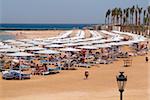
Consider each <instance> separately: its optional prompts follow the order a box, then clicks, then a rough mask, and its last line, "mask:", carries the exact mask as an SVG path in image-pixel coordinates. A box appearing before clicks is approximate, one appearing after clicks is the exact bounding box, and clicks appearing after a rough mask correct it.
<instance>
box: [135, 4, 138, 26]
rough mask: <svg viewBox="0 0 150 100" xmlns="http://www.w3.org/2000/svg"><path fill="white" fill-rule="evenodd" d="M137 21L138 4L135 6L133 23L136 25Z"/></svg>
mask: <svg viewBox="0 0 150 100" xmlns="http://www.w3.org/2000/svg"><path fill="white" fill-rule="evenodd" d="M137 22H138V5H137V6H136V8H135V25H137Z"/></svg>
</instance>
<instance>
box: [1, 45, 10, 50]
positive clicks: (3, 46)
mask: <svg viewBox="0 0 150 100" xmlns="http://www.w3.org/2000/svg"><path fill="white" fill-rule="evenodd" d="M7 48H11V46H10V45H1V46H0V49H7Z"/></svg>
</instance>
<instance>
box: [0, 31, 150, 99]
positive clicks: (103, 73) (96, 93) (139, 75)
mask: <svg viewBox="0 0 150 100" xmlns="http://www.w3.org/2000/svg"><path fill="white" fill-rule="evenodd" d="M60 32H63V31H61V30H56V31H54V30H50V31H16V32H13V33H12V34H14V35H16V37H17V39H22V38H30V39H32V38H46V37H52V36H55V35H58V34H59V33H60ZM86 37H89V34H88V33H87V35H86ZM148 56H150V53H148ZM131 59H132V66H130V67H123V64H124V62H123V58H121V59H118V61H115V62H113V63H112V64H98V65H95V66H92V67H91V68H77V70H63V71H61V72H60V73H59V74H54V75H47V76H40V75H34V76H32V77H31V79H30V80H21V81H20V80H2V79H0V100H66V99H70V100H119V91H118V86H117V82H116V75H117V74H119V71H124V72H125V74H126V75H127V77H128V81H127V84H126V87H125V91H124V100H150V98H149V95H150V90H149V88H150V87H149V84H150V82H149V81H150V80H149V78H150V77H149V76H150V68H149V65H150V62H148V63H146V62H145V56H136V57H132V58H131ZM87 69H88V70H89V72H90V76H89V79H88V80H85V79H84V71H85V70H87ZM0 77H1V76H0Z"/></svg>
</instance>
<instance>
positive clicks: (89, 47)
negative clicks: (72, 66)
mask: <svg viewBox="0 0 150 100" xmlns="http://www.w3.org/2000/svg"><path fill="white" fill-rule="evenodd" d="M78 48H81V49H87V50H95V49H98V48H97V47H96V46H79V47H78Z"/></svg>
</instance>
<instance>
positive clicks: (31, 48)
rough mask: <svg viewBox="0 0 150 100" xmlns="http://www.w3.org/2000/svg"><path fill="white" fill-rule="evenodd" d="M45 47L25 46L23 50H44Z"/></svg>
mask: <svg viewBox="0 0 150 100" xmlns="http://www.w3.org/2000/svg"><path fill="white" fill-rule="evenodd" d="M44 49H45V48H40V47H29V48H26V49H25V50H31V51H35V50H44Z"/></svg>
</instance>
